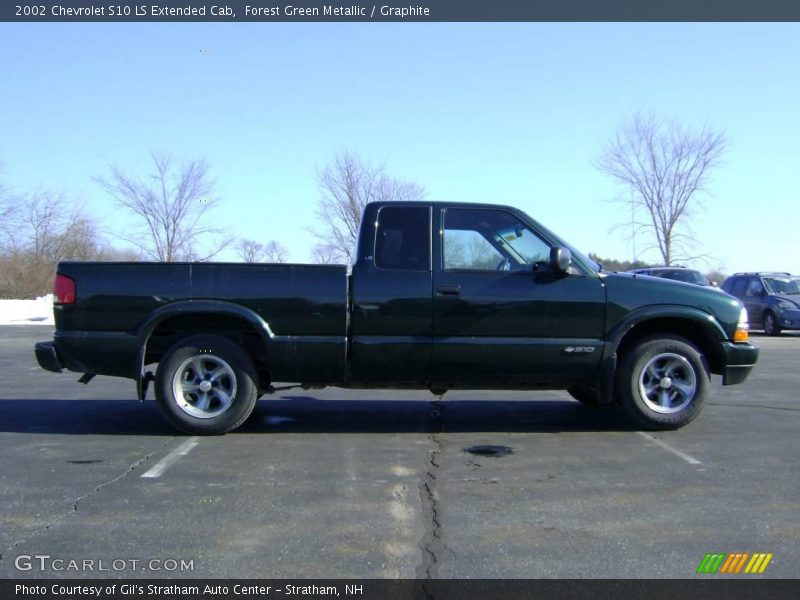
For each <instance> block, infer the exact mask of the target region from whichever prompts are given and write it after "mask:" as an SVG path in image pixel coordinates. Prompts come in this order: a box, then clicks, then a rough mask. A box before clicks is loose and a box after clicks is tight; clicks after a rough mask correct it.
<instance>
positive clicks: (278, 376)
mask: <svg viewBox="0 0 800 600" xmlns="http://www.w3.org/2000/svg"><path fill="white" fill-rule="evenodd" d="M55 297H56V299H55V305H54V312H55V323H56V332H55V336H54V339H53V340H52V341H47V342H41V343H38V344H36V348H35V352H36V357H37V359H38V361H39V364H40V365H41V366H42V367H43V368H44V369H47V370H48V371H55V372H61V371H62V370H63V369H68V370H70V371H76V372H79V373H83V374H84V375H83V376H82V377H81V381H83V382H88V381H89V380H90V379H91V378H92V377H93V376H94V375H97V374H99V375H112V376H118V377H125V378H129V379H133V380H135V381H136V386H137V395H138V396H139V398H141V399H144V397H145V396H146V394H147V389H148V386H149V384H150V383H151V382H153V383H154V387H155V396H156V400H157V402H158V404H159V405H160V407H161V409H162V411H163V413H164V415H165V416H166V418H167V419H168V420H169V422H170V423H172V424H173V425H174V426H175V427H177V428H179V429H181V430H183V431H186V432H191V433H196V434H220V433H225V432H228V431H231V430H233V429H235V428H237V427H238V426H239V425H241V424H242V423H243V422H244V421H245V419H247V417H248V416H249V415H250V413H251V412H252V410H253V407H254V406H255V402H256V399H257V398H258V397H259V396H261V395H262V394H264V393H269V392H270V391H271V390H272V389H273V388H272V384H273V382H296V383H298V384H300V385H303V386H310V387H319V386H325V385H332V386H339V387H345V388H406V389H425V390H430V391H431V392H433V393H434V394H437V395H440V394H443V393H444V392H446V391H447V390H451V389H522V390H533V389H566V390H567V391H568V392H569V393H570V394H571V395H572V396H573V397H574V398H576V399H577V400H578V401H580V402H582V403H584V404H587V405H609V404H619V405H620V406H621V407H622V408H623V409H624V410H625V411H626V412H627V414H628V415H630V417H631V418H633V419H634V420H635V422H636V423H638V425H639V426H641V427H644V428H648V429H674V428H678V427H681V426H683V425H686V424H687V423H689V422H690V421H691V420H692V419H694V418H695V417H696V416H697V415H698V413H699V412H700V410H701V409H702V407H703V403H704V401H705V399H706V397H707V395H708V391H709V386H710V376H711V374H712V373H714V374H718V375H721V376H722V383H723V385H730V384H736V383H741V382H742V381H744V380H745V379H746V377H747V375H748V374H749V372H750V370H751V369H752V367H753V365H754V364H755V362H756V360H757V358H758V348H757V347H755V346H753V345H752V344H750V343H749V342H748V323H747V313H746V311H745V310H744V309H743V307H742V304H741V303H740V302H739V301H738V300H736V299H735V298H733V297H732V296H729V295H727V294H725V293H723V292H720V291H719V290H716V289H709V288H702V287H699V286H693V285H689V284H685V283H681V282H675V281H669V280H665V279H658V278H652V277H647V276H637V275H630V274H621V273H606V272H604V271H603V270H602V268H601V267H600V266H599V265H597V264H595V263H594V262H593V261H591V260H590V259H588V258H587V257H585V256H583V255H582V254H580V253H579V252H577V251H576V250H574V249H573V248H571V247H570V246H569V245H568V244H567V243H566V242H564V241H562V240H561V239H560V238H559V237H558V236H556V235H555V234H553V233H552V232H550V231H549V230H547V229H546V228H545V227H543V226H542V225H540V224H539V223H537V222H536V221H535V220H533V219H532V218H530V217H529V216H527V215H526V214H525V213H523V212H521V211H519V210H517V209H515V208H512V207H508V206H498V205H489V204H463V203H461V204H460V203H436V202H402V203H381V202H378V203H372V204H369V205H367V206H366V208H365V210H364V216H363V220H362V223H361V230H360V234H359V237H358V243H357V248H356V257H355V260H354V262H353V265H352V267H351V269H348V267H346V266H322V265H285V264H234V263H87V262H62V263H60V264H59V266H58V273H57V276H56V281H55ZM156 365H157V368H156ZM154 373H155V374H154Z"/></svg>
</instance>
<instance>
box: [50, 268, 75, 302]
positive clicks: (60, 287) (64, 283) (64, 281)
mask: <svg viewBox="0 0 800 600" xmlns="http://www.w3.org/2000/svg"><path fill="white" fill-rule="evenodd" d="M75 287H76V286H75V280H74V279H72V278H70V277H67V276H66V275H61V274H58V275H56V281H55V283H54V284H53V295H54V296H55V298H54V299H53V304H75V296H76V294H75Z"/></svg>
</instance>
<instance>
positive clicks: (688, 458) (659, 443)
mask: <svg viewBox="0 0 800 600" xmlns="http://www.w3.org/2000/svg"><path fill="white" fill-rule="evenodd" d="M636 433H638V434H639V435H640V436H642V437H643V438H644V439H646V440H647V441H649V442H653V443H654V444H655V445H656V446H658V447H660V448H663V449H664V450H666V451H667V452H671V453H672V454H674V455H675V456H677V457H679V458H682V459H683V460H685V461H686V462H688V463H689V464H690V465H702V464H703V463H702V462H700V461H699V460H697V459H696V458H694V457H692V456H689V455H688V454H684V453H683V452H681V451H680V450H678V449H677V448H673V447H672V446H670V445H669V444H667V443H665V442H662V441H661V440H657V439H656V438H654V437H652V436H649V435H647V434H646V433H645V432H644V431H637V432H636Z"/></svg>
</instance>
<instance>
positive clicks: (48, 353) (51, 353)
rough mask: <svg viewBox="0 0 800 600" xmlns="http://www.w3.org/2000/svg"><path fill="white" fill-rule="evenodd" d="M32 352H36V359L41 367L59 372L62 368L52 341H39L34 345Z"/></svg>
mask: <svg viewBox="0 0 800 600" xmlns="http://www.w3.org/2000/svg"><path fill="white" fill-rule="evenodd" d="M34 352H35V353H36V361H37V362H38V363H39V366H40V367H42V368H43V369H45V370H47V371H52V372H53V373H61V371H63V370H64V368H63V367H62V366H61V361H60V360H59V359H58V354H57V353H56V347H55V345H54V344H53V342H39V343H38V344H36V346H34Z"/></svg>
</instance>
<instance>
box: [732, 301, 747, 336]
mask: <svg viewBox="0 0 800 600" xmlns="http://www.w3.org/2000/svg"><path fill="white" fill-rule="evenodd" d="M749 331H750V323H749V322H748V320H747V309H746V308H742V310H741V311H740V312H739V321H738V322H737V323H736V331H734V332H733V341H734V342H746V341H747V340H748V339H749V338H750V333H749Z"/></svg>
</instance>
